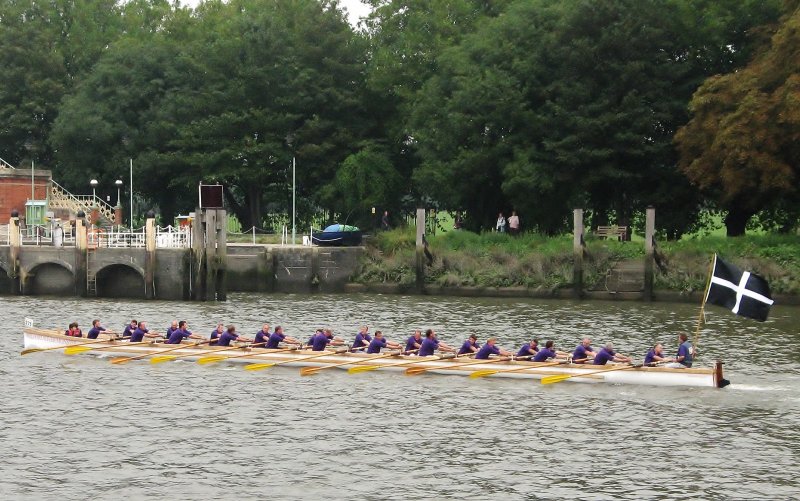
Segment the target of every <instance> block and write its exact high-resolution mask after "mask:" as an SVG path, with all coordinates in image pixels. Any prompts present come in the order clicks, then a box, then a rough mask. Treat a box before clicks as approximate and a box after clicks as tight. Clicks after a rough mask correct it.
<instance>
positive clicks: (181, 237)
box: [156, 225, 192, 249]
mask: <svg viewBox="0 0 800 501" xmlns="http://www.w3.org/2000/svg"><path fill="white" fill-rule="evenodd" d="M191 246H192V229H191V227H190V226H177V227H175V226H172V225H170V226H165V227H163V228H162V227H161V226H158V227H157V228H156V247H158V248H159V249H185V248H188V247H191Z"/></svg>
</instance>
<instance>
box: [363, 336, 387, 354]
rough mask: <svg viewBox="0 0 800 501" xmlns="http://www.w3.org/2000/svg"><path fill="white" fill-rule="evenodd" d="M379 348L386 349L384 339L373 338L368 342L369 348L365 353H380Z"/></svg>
mask: <svg viewBox="0 0 800 501" xmlns="http://www.w3.org/2000/svg"><path fill="white" fill-rule="evenodd" d="M381 348H386V339H385V338H380V339H378V338H375V339H373V340H372V341H370V342H369V347H367V353H380V352H381Z"/></svg>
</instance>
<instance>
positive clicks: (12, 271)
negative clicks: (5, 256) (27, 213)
mask: <svg viewBox="0 0 800 501" xmlns="http://www.w3.org/2000/svg"><path fill="white" fill-rule="evenodd" d="M8 244H9V246H10V247H11V249H10V251H11V256H9V257H10V261H11V262H10V263H9V266H8V270H7V271H6V273H8V277H9V278H10V279H11V290H10V291H9V292H11V294H20V293H22V290H21V289H20V277H19V272H20V270H19V258H20V254H21V253H22V235H20V233H19V212H17V211H16V210H13V211H11V220H10V221H9V222H8Z"/></svg>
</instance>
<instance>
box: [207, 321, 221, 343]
mask: <svg viewBox="0 0 800 501" xmlns="http://www.w3.org/2000/svg"><path fill="white" fill-rule="evenodd" d="M223 332H225V324H223V323H222V322H220V323H218V324H217V328H216V329H214V330H213V331H211V335H210V336H209V338H208V339H212V341H211V342H210V343H208V345H209V346H216V345H217V342H216V341H213V340H214V339H219V337H220V336H221V335H222V333H223Z"/></svg>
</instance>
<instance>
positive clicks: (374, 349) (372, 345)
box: [367, 331, 400, 353]
mask: <svg viewBox="0 0 800 501" xmlns="http://www.w3.org/2000/svg"><path fill="white" fill-rule="evenodd" d="M381 348H389V349H390V350H399V349H400V345H399V344H397V343H395V342H392V341H389V340H388V339H386V338H385V337H383V333H382V332H381V331H375V338H374V339H373V340H372V341H370V342H369V346H368V347H367V353H380V352H381Z"/></svg>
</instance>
